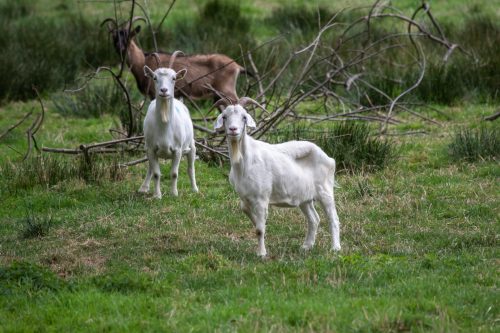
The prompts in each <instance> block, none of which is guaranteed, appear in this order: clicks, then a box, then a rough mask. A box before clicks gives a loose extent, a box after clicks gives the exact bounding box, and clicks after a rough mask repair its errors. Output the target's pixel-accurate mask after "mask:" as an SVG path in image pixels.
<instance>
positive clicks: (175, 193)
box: [171, 191, 179, 197]
mask: <svg viewBox="0 0 500 333" xmlns="http://www.w3.org/2000/svg"><path fill="white" fill-rule="evenodd" d="M171 194H172V196H173V197H178V196H179V192H177V191H172V192H171Z"/></svg>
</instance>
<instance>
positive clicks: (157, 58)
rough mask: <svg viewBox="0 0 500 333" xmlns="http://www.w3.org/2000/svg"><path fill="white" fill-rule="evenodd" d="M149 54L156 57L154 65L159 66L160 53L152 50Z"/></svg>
mask: <svg viewBox="0 0 500 333" xmlns="http://www.w3.org/2000/svg"><path fill="white" fill-rule="evenodd" d="M151 55H152V56H153V57H155V59H156V67H160V64H161V60H160V55H159V54H158V53H156V52H153V53H152V54H151Z"/></svg>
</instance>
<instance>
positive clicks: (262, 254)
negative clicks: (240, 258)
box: [257, 250, 267, 259]
mask: <svg viewBox="0 0 500 333" xmlns="http://www.w3.org/2000/svg"><path fill="white" fill-rule="evenodd" d="M257 257H259V258H261V259H265V258H266V257H267V251H265V250H264V251H257Z"/></svg>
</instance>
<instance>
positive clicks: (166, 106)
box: [160, 98, 173, 124]
mask: <svg viewBox="0 0 500 333" xmlns="http://www.w3.org/2000/svg"><path fill="white" fill-rule="evenodd" d="M172 106H173V98H165V100H164V103H162V105H161V108H160V115H161V121H162V122H163V123H165V124H166V123H168V112H169V111H170V109H171V108H172Z"/></svg>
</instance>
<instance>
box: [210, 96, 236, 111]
mask: <svg viewBox="0 0 500 333" xmlns="http://www.w3.org/2000/svg"><path fill="white" fill-rule="evenodd" d="M229 104H231V103H230V102H228V101H227V100H226V99H225V98H221V99H219V100H218V101H217V102H215V103H214V105H212V107H211V108H210V110H208V112H207V113H209V112H211V111H212V110H213V109H215V108H218V107H219V106H221V105H223V106H225V107H227V106H228V105H229Z"/></svg>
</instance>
